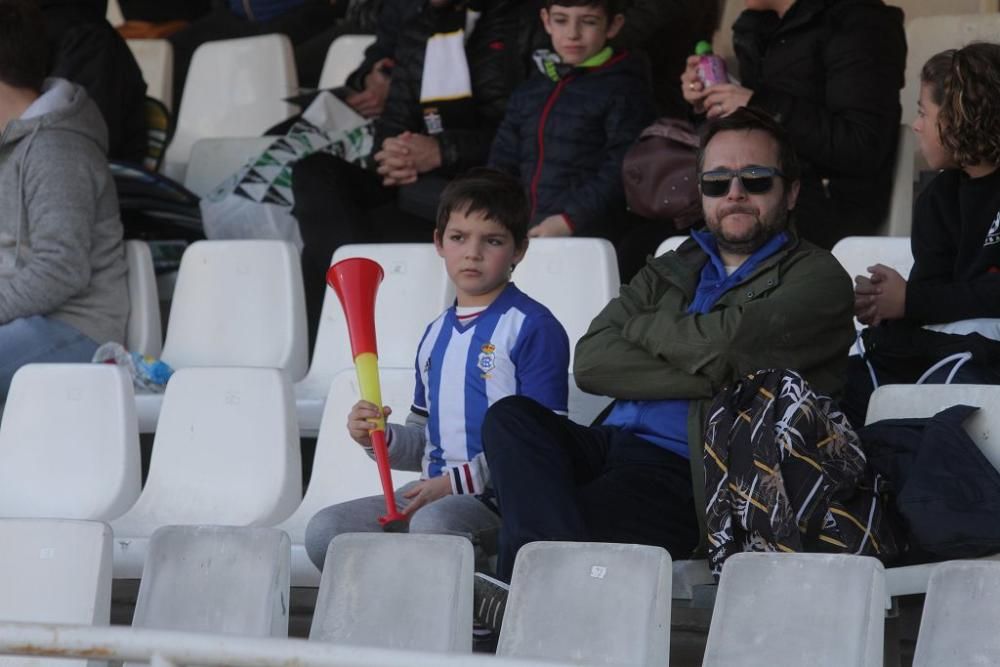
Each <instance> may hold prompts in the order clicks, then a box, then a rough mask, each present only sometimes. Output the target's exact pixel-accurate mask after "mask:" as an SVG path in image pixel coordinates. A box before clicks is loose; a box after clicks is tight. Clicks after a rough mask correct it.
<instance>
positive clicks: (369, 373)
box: [354, 352, 385, 431]
mask: <svg viewBox="0 0 1000 667" xmlns="http://www.w3.org/2000/svg"><path fill="white" fill-rule="evenodd" d="M354 370H356V371H357V373H358V387H359V388H360V389H361V399H362V400H365V401H369V402H371V403H374V404H375V405H377V406H378V407H379V410H381V409H382V389H381V385H380V384H379V380H378V356H376V355H375V354H374V353H373V352H362V353H361V354H359V355H358V356H356V357H354ZM372 421H373V422H374V423H375V429H374V430H377V431H379V430H381V431H384V430H385V419H383V418H379V419H377V420H372Z"/></svg>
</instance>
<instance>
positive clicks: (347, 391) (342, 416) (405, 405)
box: [278, 297, 419, 586]
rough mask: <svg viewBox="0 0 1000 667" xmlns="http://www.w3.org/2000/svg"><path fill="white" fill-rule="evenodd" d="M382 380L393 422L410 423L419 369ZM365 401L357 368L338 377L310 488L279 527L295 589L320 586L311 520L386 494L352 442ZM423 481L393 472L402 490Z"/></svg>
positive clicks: (386, 371) (384, 373) (382, 374)
mask: <svg viewBox="0 0 1000 667" xmlns="http://www.w3.org/2000/svg"><path fill="white" fill-rule="evenodd" d="M334 298H336V297H334ZM379 378H380V380H381V382H380V384H381V389H382V403H384V404H385V405H388V406H389V407H391V408H392V415H390V417H389V421H390V422H394V423H397V424H402V423H404V422H405V421H406V416H407V415H408V414H409V412H410V405H411V404H412V403H413V386H414V370H413V366H409V367H408V368H385V367H382V368H380V369H379ZM360 398H361V392H360V391H359V390H358V380H357V375H356V373H355V371H354V369H353V368H349V369H346V370H343V371H341V372H339V373H337V374H336V375H334V377H333V381H332V382H331V383H330V393H329V395H328V396H327V399H326V405H325V407H324V409H323V421H322V423H321V426H320V429H319V438H318V439H317V441H316V457H315V459H313V468H312V478H311V479H310V481H309V488H308V489H306V495H305V498H303V499H302V503H301V504H300V505H299V507H298V509H297V510H295V513H294V514H293V515H292V516H291V517H289V518H288V520H286V521H284V522H283V523H281V524H279V525H278V528H281V529H282V530H285V531H286V532H288V535H289V536H290V537H291V539H292V584H293V585H295V586H316V585H317V584H318V583H319V570H317V569H316V566H315V565H313V564H312V561H310V560H309V557H308V556H307V555H306V552H305V548H304V547H303V544H304V541H305V533H306V524H308V523H309V520H310V519H311V518H313V516H315V514H316V513H317V512H319V511H320V510H321V509H323V508H325V507H328V506H330V505H335V504H336V503H341V502H344V501H346V500H353V499H355V498H361V497H364V496H374V495H379V494H381V493H382V485H381V483H380V482H379V477H378V468H377V467H376V465H375V461H373V460H372V459H371V458H370V457H369V456H368V454H366V453H365V451H364V450H363V449H362V448H361V447H360V446H359V445H358V443H356V442H354V440H352V439H351V436H350V435H348V433H347V427H346V426H345V424H346V423H347V413H348V412H349V411H350V409H351V406H353V405H354V404H355V403H357V402H358V400H359V399H360ZM418 478H419V474H418V473H416V472H405V471H401V470H393V471H392V481H393V484H394V485H395V486H396V488H399V487H400V486H402V485H403V484H405V483H407V482H410V481H412V480H415V479H418Z"/></svg>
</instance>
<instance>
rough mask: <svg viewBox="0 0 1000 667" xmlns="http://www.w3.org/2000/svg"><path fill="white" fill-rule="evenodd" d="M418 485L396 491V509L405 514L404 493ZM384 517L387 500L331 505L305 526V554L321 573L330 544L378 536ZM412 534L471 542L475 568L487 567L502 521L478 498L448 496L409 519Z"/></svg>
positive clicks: (369, 499) (493, 552)
mask: <svg viewBox="0 0 1000 667" xmlns="http://www.w3.org/2000/svg"><path fill="white" fill-rule="evenodd" d="M416 484H417V482H410V483H409V484H405V485H403V486H402V487H400V488H398V489H396V506H397V507H398V508H399V509H400V510H402V509H403V508H404V507H406V506H407V505H408V504H409V501H408V500H407V499H406V498H404V497H403V493H405V492H406V491H408V490H409V489H411V488H413V487H414V486H415V485H416ZM382 514H385V499H384V498H383V497H382V496H368V497H366V498H357V499H355V500H348V501H347V502H343V503H337V504H336V505H331V506H330V507H327V508H326V509H323V510H320V511H319V512H317V513H316V516H314V517H313V518H312V519H310V520H309V525H308V526H306V540H305V542H306V544H305V546H306V553H308V554H309V559H310V560H312V562H313V563H315V564H316V567H318V568H319V569H320V570H322V569H323V561H324V560H325V559H326V550H327V547H328V546H329V545H330V541H331V540H333V538H334V537H336V536H337V535H340V534H341V533H377V532H381V530H382V527H381V526H380V525H379V523H378V517H379V516H381V515H382ZM408 530H409V532H411V533H425V534H434V535H458V536H460V537H465V538H467V539H468V540H469V541H470V542H472V546H473V547H474V548H475V550H476V567H477V569H482V568H483V567H485V566H486V563H487V562H488V559H489V557H490V556H493V555H494V554H496V552H497V534H498V533H499V532H500V517H499V516H498V515H497V513H496V512H494V511H493V510H491V509H490V508H489V507H487V506H486V504H485V503H483V502H482V501H481V500H479V499H478V498H476V497H475V496H465V495H462V496H455V495H451V496H445V497H443V498H439V499H437V500H435V501H434V502H432V503H430V504H429V505H424V506H423V507H421V508H420V509H418V510H417V511H416V512H414V513H413V516H412V517H410V521H409V523H408Z"/></svg>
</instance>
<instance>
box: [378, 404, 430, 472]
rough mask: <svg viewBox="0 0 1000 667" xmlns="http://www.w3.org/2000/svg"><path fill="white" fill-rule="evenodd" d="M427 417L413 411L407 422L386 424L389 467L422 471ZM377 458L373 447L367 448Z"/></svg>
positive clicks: (407, 417)
mask: <svg viewBox="0 0 1000 667" xmlns="http://www.w3.org/2000/svg"><path fill="white" fill-rule="evenodd" d="M426 426H427V417H424V416H422V415H418V414H416V413H414V412H411V413H410V414H408V415H407V416H406V423H405V424H386V425H385V430H386V431H387V432H386V438H387V439H388V443H389V467H391V468H392V469H393V470H409V471H412V472H420V471H421V470H422V469H423V465H422V464H423V458H424V448H425V447H426V446H427V431H426V428H425V427H426ZM365 451H366V452H367V453H368V456H370V457H372V459H374V458H375V453H374V452H373V451H372V450H371V449H366V450H365Z"/></svg>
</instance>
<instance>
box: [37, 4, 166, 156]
mask: <svg viewBox="0 0 1000 667" xmlns="http://www.w3.org/2000/svg"><path fill="white" fill-rule="evenodd" d="M39 5H40V7H41V10H42V14H43V15H44V17H45V33H46V39H47V40H48V45H49V60H50V63H51V68H50V70H49V74H48V75H49V76H51V77H56V78H62V79H68V80H70V81H72V82H74V83H78V84H80V85H81V86H83V87H84V88H85V89H86V91H87V95H88V96H89V97H90V98H91V99H92V100H94V103H95V104H97V108H98V109H100V110H101V115H102V116H103V117H104V122H105V124H106V125H107V126H108V158H109V159H112V160H123V161H125V162H131V163H134V164H142V161H143V158H145V156H146V141H147V137H146V111H145V104H146V82H145V81H143V78H142V71H141V70H140V69H139V64H138V63H137V62H136V61H135V57H134V56H133V55H132V51H130V50H129V48H128V45H127V44H126V43H125V40H124V39H122V37H121V35H119V34H118V33H117V32H115V29H114V28H112V27H111V24H110V23H108V22H107V20H105V18H104V15H105V12H106V11H107V2H106V0H41V2H40V3H39Z"/></svg>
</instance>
